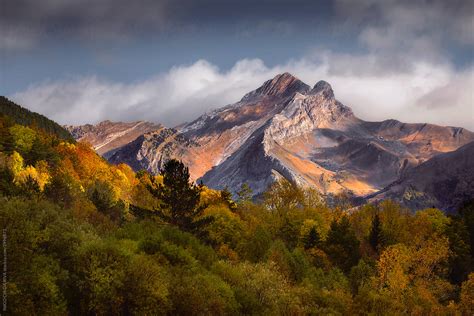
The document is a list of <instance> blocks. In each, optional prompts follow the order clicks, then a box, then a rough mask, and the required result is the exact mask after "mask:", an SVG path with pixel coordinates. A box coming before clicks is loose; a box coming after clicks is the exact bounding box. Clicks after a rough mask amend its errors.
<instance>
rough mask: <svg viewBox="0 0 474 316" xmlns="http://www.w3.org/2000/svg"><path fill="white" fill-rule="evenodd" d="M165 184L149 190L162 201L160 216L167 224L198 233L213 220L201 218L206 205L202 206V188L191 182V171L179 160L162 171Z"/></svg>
mask: <svg viewBox="0 0 474 316" xmlns="http://www.w3.org/2000/svg"><path fill="white" fill-rule="evenodd" d="M161 175H162V176H163V184H160V185H159V186H158V189H154V188H152V187H149V190H150V191H151V192H152V194H153V195H155V196H156V197H157V198H159V199H160V201H161V210H160V211H159V212H158V214H159V215H160V216H161V218H162V219H163V220H165V221H166V222H168V223H170V224H172V225H176V226H178V227H179V228H181V229H182V230H185V231H190V232H193V231H196V230H198V229H199V228H201V227H202V226H203V225H206V224H208V223H209V222H210V221H211V220H212V218H210V217H204V218H201V216H202V214H203V211H204V209H205V208H206V206H205V205H200V203H199V202H200V188H199V186H197V185H195V184H193V183H191V182H190V180H189V169H188V168H187V167H185V165H184V164H183V163H182V162H181V161H178V160H175V159H171V160H169V161H168V162H166V163H165V165H164V168H163V170H162V171H161Z"/></svg>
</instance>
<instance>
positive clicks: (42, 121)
mask: <svg viewBox="0 0 474 316" xmlns="http://www.w3.org/2000/svg"><path fill="white" fill-rule="evenodd" d="M0 114H3V115H5V116H8V117H9V118H10V119H12V120H13V121H14V122H15V123H17V124H21V125H28V126H34V127H37V128H39V129H42V130H44V131H45V132H47V133H50V134H54V135H57V136H58V137H59V138H61V139H65V140H73V137H72V136H71V134H70V133H69V132H68V131H67V130H66V129H65V128H63V127H62V126H61V125H59V124H58V123H56V122H54V121H52V120H50V119H48V118H47V117H45V116H43V115H41V114H38V113H35V112H31V111H30V110H28V109H25V108H24V107H21V106H19V105H18V104H15V103H14V102H12V101H10V100H8V99H7V98H5V97H3V96H0Z"/></svg>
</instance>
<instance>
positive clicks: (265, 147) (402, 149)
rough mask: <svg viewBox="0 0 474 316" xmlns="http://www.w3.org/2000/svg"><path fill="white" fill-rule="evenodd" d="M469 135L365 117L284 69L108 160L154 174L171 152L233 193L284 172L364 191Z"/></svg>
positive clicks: (331, 188) (195, 173) (472, 137)
mask: <svg viewBox="0 0 474 316" xmlns="http://www.w3.org/2000/svg"><path fill="white" fill-rule="evenodd" d="M137 137H138V136H137ZM106 139H107V137H106ZM472 141H474V133H472V132H470V131H468V130H466V129H463V128H456V127H443V126H437V125H432V124H412V123H410V124H408V123H402V122H399V121H396V120H386V121H382V122H366V121H363V120H361V119H359V118H357V117H356V116H355V115H354V113H353V112H352V110H351V109H350V108H349V107H347V106H345V105H343V104H342V103H340V102H339V101H337V99H336V98H335V94H334V91H333V90H332V88H331V86H330V85H329V83H327V82H325V81H319V82H317V83H316V84H315V85H314V86H313V88H311V87H310V86H309V85H307V84H305V83H303V82H302V81H301V80H299V79H297V78H296V77H294V76H292V75H291V74H289V73H284V74H280V75H277V76H276V77H274V78H273V79H270V80H268V81H266V82H265V83H264V84H263V85H262V86H261V87H259V88H257V89H256V90H254V91H251V92H249V93H247V94H246V95H245V96H244V97H243V98H242V99H241V100H240V101H239V102H237V103H235V104H231V105H227V106H225V107H222V108H220V109H217V110H214V111H212V112H210V113H206V114H204V115H202V116H201V117H199V118H197V119H196V120H195V121H193V122H190V123H188V124H184V125H182V126H180V127H179V128H176V129H167V128H164V127H161V126H160V127H159V128H157V129H156V130H149V131H147V132H145V133H143V134H142V135H141V136H139V137H138V138H136V139H135V140H133V141H132V142H129V143H128V144H126V145H122V146H121V147H116V148H114V149H113V153H112V154H111V155H109V156H108V158H109V160H110V161H111V162H113V163H119V162H126V163H128V164H130V165H131V166H132V167H133V168H134V169H137V170H138V169H146V170H148V171H150V172H153V173H156V172H158V171H159V170H160V168H161V166H162V164H163V162H164V161H166V160H167V159H169V158H178V159H180V160H183V162H185V163H186V164H187V165H188V166H189V169H190V173H191V175H192V177H193V179H195V180H198V179H199V180H202V181H203V182H204V183H205V184H206V185H208V186H210V187H213V188H220V189H222V188H224V187H228V188H229V189H230V190H231V191H232V192H236V191H238V190H239V188H240V186H241V185H242V184H243V183H247V184H249V185H250V187H251V188H252V190H253V191H254V194H259V193H261V192H263V191H264V190H265V189H266V188H267V186H268V185H269V184H270V183H271V182H272V181H274V180H275V179H277V178H280V177H283V178H286V179H288V180H290V181H293V182H295V183H298V184H300V185H303V186H312V187H316V188H317V189H319V190H320V191H321V192H323V193H338V192H341V191H352V192H353V193H355V194H356V195H359V196H365V195H368V194H372V193H374V192H377V191H379V190H381V189H383V188H385V187H386V186H388V185H390V184H391V183H393V182H394V181H396V180H397V179H399V178H400V177H401V176H402V175H403V174H405V173H406V172H407V171H409V170H412V169H413V168H415V167H416V166H418V165H420V164H421V163H423V162H425V161H427V160H429V159H431V158H433V157H435V156H436V155H438V154H440V153H445V152H450V151H454V150H456V149H458V148H459V147H461V146H463V145H465V144H467V143H469V142H472Z"/></svg>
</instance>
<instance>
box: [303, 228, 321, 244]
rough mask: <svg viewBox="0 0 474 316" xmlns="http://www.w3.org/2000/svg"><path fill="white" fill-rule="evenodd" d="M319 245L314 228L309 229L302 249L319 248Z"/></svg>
mask: <svg viewBox="0 0 474 316" xmlns="http://www.w3.org/2000/svg"><path fill="white" fill-rule="evenodd" d="M320 243H321V237H320V236H319V233H318V231H317V230H316V228H315V227H311V229H310V231H309V233H308V235H307V236H306V238H305V240H304V248H305V249H310V248H314V247H317V246H319V244H320Z"/></svg>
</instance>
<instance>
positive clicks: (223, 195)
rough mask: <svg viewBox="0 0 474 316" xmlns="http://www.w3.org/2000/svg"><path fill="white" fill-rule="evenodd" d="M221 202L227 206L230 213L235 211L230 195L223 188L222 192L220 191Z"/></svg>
mask: <svg viewBox="0 0 474 316" xmlns="http://www.w3.org/2000/svg"><path fill="white" fill-rule="evenodd" d="M221 200H222V201H223V202H224V203H226V204H227V206H228V207H229V209H230V210H231V211H232V212H233V211H235V210H236V209H237V204H236V203H235V202H234V200H233V199H232V193H230V191H229V188H228V187H225V188H224V190H222V191H221Z"/></svg>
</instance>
